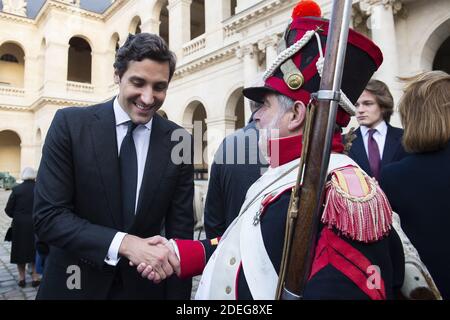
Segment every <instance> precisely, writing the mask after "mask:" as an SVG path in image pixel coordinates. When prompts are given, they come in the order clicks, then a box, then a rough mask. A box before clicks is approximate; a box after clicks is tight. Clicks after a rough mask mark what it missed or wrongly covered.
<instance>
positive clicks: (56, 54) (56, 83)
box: [44, 40, 69, 96]
mask: <svg viewBox="0 0 450 320" xmlns="http://www.w3.org/2000/svg"><path fill="white" fill-rule="evenodd" d="M68 60H69V44H68V43H59V42H56V41H54V40H49V41H48V42H47V50H46V51H45V67H44V70H45V75H44V95H51V96H52V95H53V96H54V95H55V94H56V95H57V96H60V95H64V96H65V93H66V82H67V65H68Z"/></svg>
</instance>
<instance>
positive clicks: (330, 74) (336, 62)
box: [277, 0, 352, 300]
mask: <svg viewBox="0 0 450 320" xmlns="http://www.w3.org/2000/svg"><path fill="white" fill-rule="evenodd" d="M351 6H352V1H351V0H334V1H333V9H332V15H331V20H330V27H329V29H328V30H329V31H328V38H327V44H326V48H327V50H326V53H325V62H324V68H323V74H322V79H321V82H320V89H319V91H318V92H317V93H315V94H313V95H312V96H313V99H312V101H311V103H310V104H309V105H308V113H307V118H306V124H305V129H304V132H303V139H304V140H303V150H302V155H301V158H300V167H299V172H298V176H297V182H296V185H295V187H294V188H293V189H292V194H291V200H290V203H289V209H288V217H287V220H286V235H285V242H284V248H283V258H282V261H281V266H280V277H279V281H278V288H277V299H286V300H295V299H301V298H302V296H303V291H304V288H305V285H306V283H307V281H308V276H309V274H310V269H311V264H312V261H313V258H314V249H315V244H316V239H315V238H316V233H317V226H318V221H319V219H320V213H321V207H322V201H323V190H324V186H325V182H326V178H327V169H328V163H329V160H330V150H331V140H332V135H333V132H334V127H335V121H336V113H337V106H338V102H339V100H340V88H341V80H342V73H343V68H344V60H345V51H346V46H347V38H348V29H349V22H350V13H351ZM300 186H301V188H300Z"/></svg>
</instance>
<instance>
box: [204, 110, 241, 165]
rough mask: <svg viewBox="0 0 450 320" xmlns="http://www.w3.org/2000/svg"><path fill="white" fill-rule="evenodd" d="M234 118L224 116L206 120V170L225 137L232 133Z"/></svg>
mask: <svg viewBox="0 0 450 320" xmlns="http://www.w3.org/2000/svg"><path fill="white" fill-rule="evenodd" d="M235 121H236V117H235V116H225V118H212V119H211V118H208V119H206V120H205V122H206V125H207V130H206V132H207V134H206V135H207V139H208V168H209V169H210V168H211V164H212V162H213V160H214V154H215V153H216V151H217V149H218V148H219V146H220V144H221V143H222V140H223V139H224V138H225V136H227V135H229V134H231V133H233V132H234V131H235V130H234V123H235Z"/></svg>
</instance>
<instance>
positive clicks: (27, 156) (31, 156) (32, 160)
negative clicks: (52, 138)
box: [20, 142, 37, 172]
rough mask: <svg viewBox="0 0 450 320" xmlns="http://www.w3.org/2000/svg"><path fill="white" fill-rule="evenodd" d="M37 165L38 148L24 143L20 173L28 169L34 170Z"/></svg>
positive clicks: (21, 146) (21, 151)
mask: <svg viewBox="0 0 450 320" xmlns="http://www.w3.org/2000/svg"><path fill="white" fill-rule="evenodd" d="M35 164H36V146H35V145H34V144H28V143H24V142H22V143H21V144H20V172H22V170H23V169H25V168H26V167H31V168H34V169H35V170H36V169H37V168H36V167H35Z"/></svg>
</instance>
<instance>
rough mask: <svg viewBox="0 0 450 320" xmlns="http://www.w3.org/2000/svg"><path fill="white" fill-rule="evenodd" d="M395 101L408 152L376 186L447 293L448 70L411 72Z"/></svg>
mask: <svg viewBox="0 0 450 320" xmlns="http://www.w3.org/2000/svg"><path fill="white" fill-rule="evenodd" d="M410 81H412V82H411V83H410V84H409V85H408V86H407V88H406V91H405V94H404V95H403V97H402V99H401V101H400V104H399V112H400V117H401V120H402V123H403V126H404V128H405V134H404V135H403V145H404V147H405V150H406V151H408V152H411V153H412V155H411V156H408V157H406V158H405V159H403V160H402V161H400V162H396V163H393V164H391V165H389V166H386V167H385V168H384V169H383V171H382V174H381V187H382V189H383V190H384V191H385V192H386V195H387V196H388V199H389V202H390V203H391V206H392V209H393V210H394V211H395V212H397V213H398V214H399V216H400V218H401V223H402V227H403V230H404V232H405V233H406V235H407V236H408V237H409V239H410V240H411V242H412V244H413V245H414V246H415V247H416V249H417V251H418V252H419V255H420V257H421V259H422V261H423V263H424V264H425V265H426V266H427V268H428V270H429V272H430V273H431V276H432V277H433V279H434V282H435V283H436V285H437V287H438V289H439V290H440V292H441V295H442V297H443V298H444V299H450V273H449V270H450V247H449V246H448V245H447V243H448V226H449V225H450V215H449V214H450V202H449V200H448V197H449V196H450V75H448V74H447V73H445V72H442V71H431V72H426V73H424V74H421V75H419V76H416V77H414V78H412V79H410Z"/></svg>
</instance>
